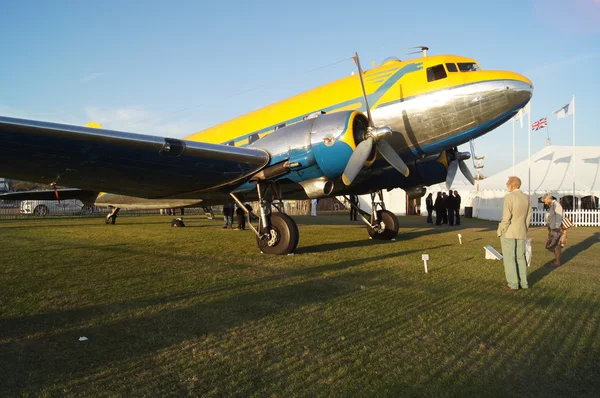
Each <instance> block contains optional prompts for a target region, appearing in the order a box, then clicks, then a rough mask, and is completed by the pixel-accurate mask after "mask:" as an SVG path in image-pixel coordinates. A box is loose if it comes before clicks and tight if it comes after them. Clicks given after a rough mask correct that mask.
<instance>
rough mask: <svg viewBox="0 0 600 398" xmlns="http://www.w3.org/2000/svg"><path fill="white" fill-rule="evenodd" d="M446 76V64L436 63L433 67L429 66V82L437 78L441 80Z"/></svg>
mask: <svg viewBox="0 0 600 398" xmlns="http://www.w3.org/2000/svg"><path fill="white" fill-rule="evenodd" d="M446 76H448V75H446V69H444V65H436V66H432V67H431V68H427V81H428V82H433V81H435V80H440V79H443V78H445V77H446Z"/></svg>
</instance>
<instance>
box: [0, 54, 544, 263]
mask: <svg viewBox="0 0 600 398" xmlns="http://www.w3.org/2000/svg"><path fill="white" fill-rule="evenodd" d="M422 49H423V54H422V56H421V57H420V58H417V59H410V60H407V61H400V60H399V59H397V58H389V59H387V60H386V61H384V62H383V63H382V64H381V65H380V66H379V67H374V68H372V69H370V70H367V71H363V70H362V69H361V67H360V62H359V60H358V55H355V57H354V60H355V62H356V64H357V68H358V73H357V74H355V75H352V76H348V77H345V78H342V79H340V80H337V81H334V82H332V83H329V84H326V85H323V86H321V87H317V88H315V89H312V90H310V91H307V92H305V93H303V94H300V95H297V96H295V97H292V98H289V99H286V100H284V101H281V102H278V103H275V104H273V105H270V106H267V107H265V108H262V109H259V110H257V111H254V112H251V113H249V114H246V115H244V116H240V117H238V118H236V119H233V120H231V121H228V122H225V123H223V124H220V125H217V126H214V127H211V128H209V129H207V130H204V131H201V132H198V133H196V134H193V135H191V136H189V137H187V138H185V139H175V138H164V137H157V136H150V135H139V134H132V133H125V132H118V131H111V130H103V129H94V128H91V127H77V126H69V125H63V124H56V123H48V122H41V121H32V120H23V119H14V118H8V117H0V175H3V176H5V177H8V178H15V179H19V180H24V181H36V182H43V183H48V184H50V185H52V184H54V185H56V184H60V185H61V186H67V187H76V188H78V189H66V190H61V192H60V195H61V197H63V198H65V199H80V200H82V201H83V202H84V203H86V204H93V205H97V206H110V207H111V208H112V210H111V213H109V214H108V215H107V217H106V222H107V223H108V224H114V223H115V220H116V217H117V214H118V211H119V209H121V208H127V209H160V208H176V207H190V206H199V205H201V206H210V205H214V204H222V203H224V202H228V201H235V202H237V203H238V204H241V203H242V202H244V201H251V200H258V201H259V203H260V206H259V209H257V214H256V215H257V216H258V219H259V221H258V226H257V227H254V226H252V225H251V228H252V230H253V231H254V233H255V235H256V240H257V243H258V246H259V248H260V250H261V251H263V252H264V253H271V254H289V253H292V252H293V251H294V249H295V248H296V246H297V244H298V240H299V233H298V228H297V226H296V223H295V222H294V220H293V219H292V218H291V217H289V216H288V215H286V214H285V213H283V212H275V211H272V210H273V207H275V208H277V206H279V203H281V200H283V199H307V198H323V197H329V196H341V195H350V194H356V195H362V194H367V193H370V194H371V202H372V212H371V214H368V213H366V212H364V211H362V210H360V214H361V218H362V219H363V221H364V222H365V223H366V224H367V231H368V233H369V235H370V236H371V237H372V238H374V239H383V240H391V239H393V238H395V237H396V235H397V234H398V229H399V223H398V219H397V218H396V216H395V215H394V214H393V213H391V212H389V211H387V210H386V209H385V204H384V202H383V195H382V190H384V189H388V190H390V189H394V188H402V189H404V190H405V191H406V192H407V194H408V195H409V196H412V197H419V196H422V195H424V194H425V191H426V188H425V187H426V186H429V185H431V184H436V183H440V182H442V181H446V182H447V184H448V185H451V183H452V180H453V179H454V176H455V174H456V172H457V170H458V169H459V168H460V170H461V171H462V172H463V174H464V175H465V176H466V177H467V178H468V179H469V180H470V181H471V182H473V177H472V175H471V173H470V171H469V169H468V167H467V166H466V164H465V162H464V160H466V159H468V158H469V157H470V154H469V153H468V152H467V153H465V152H458V150H457V146H458V145H461V144H464V143H466V142H469V141H470V140H472V139H475V138H477V137H479V136H481V135H483V134H486V133H487V132H489V131H491V130H493V129H495V128H497V127H498V126H500V125H502V124H503V123H505V122H506V121H508V120H510V119H511V118H512V117H513V116H514V115H515V114H516V113H517V112H518V111H519V110H520V109H521V108H523V107H524V106H525V105H526V104H527V103H528V102H529V100H530V99H531V96H532V94H533V85H532V83H531V81H530V80H529V79H527V78H526V77H524V76H522V75H520V74H517V73H514V72H510V71H487V70H482V69H481V68H480V66H479V64H478V63H477V62H476V61H475V60H474V59H471V58H466V57H461V56H454V55H437V56H427V48H426V47H423V48H422ZM53 192H54V191H48V192H47V193H46V195H49V194H54V193H53ZM57 192H58V191H57ZM106 192H110V193H106ZM17 194H19V193H15V194H8V195H17ZM31 194H35V193H33V192H32V193H31ZM37 195H42V193H37ZM37 198H38V199H41V198H40V197H39V196H38V197H37ZM50 198H51V197H50ZM2 199H19V197H17V196H13V197H9V196H5V197H2ZM30 199H33V198H30ZM242 208H244V207H243V206H242Z"/></svg>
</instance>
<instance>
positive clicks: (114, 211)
mask: <svg viewBox="0 0 600 398" xmlns="http://www.w3.org/2000/svg"><path fill="white" fill-rule="evenodd" d="M110 209H111V211H110V213H108V214H107V215H106V223H107V224H110V225H114V224H115V223H116V222H117V215H118V214H119V210H121V209H120V208H118V207H110Z"/></svg>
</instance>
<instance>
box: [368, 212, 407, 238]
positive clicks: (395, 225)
mask: <svg viewBox="0 0 600 398" xmlns="http://www.w3.org/2000/svg"><path fill="white" fill-rule="evenodd" d="M377 219H378V220H379V229H378V230H375V229H374V228H372V227H370V226H367V232H368V233H369V236H370V237H371V238H373V239H379V240H392V239H394V238H395V237H396V236H397V235H398V230H399V229H400V223H399V222H398V218H397V217H396V215H394V213H392V212H391V211H388V210H377Z"/></svg>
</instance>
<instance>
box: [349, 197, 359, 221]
mask: <svg viewBox="0 0 600 398" xmlns="http://www.w3.org/2000/svg"><path fill="white" fill-rule="evenodd" d="M350 202H352V203H353V204H354V205H355V206H358V196H356V195H350ZM357 217H358V210H356V208H355V207H354V206H350V221H356V219H357Z"/></svg>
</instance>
